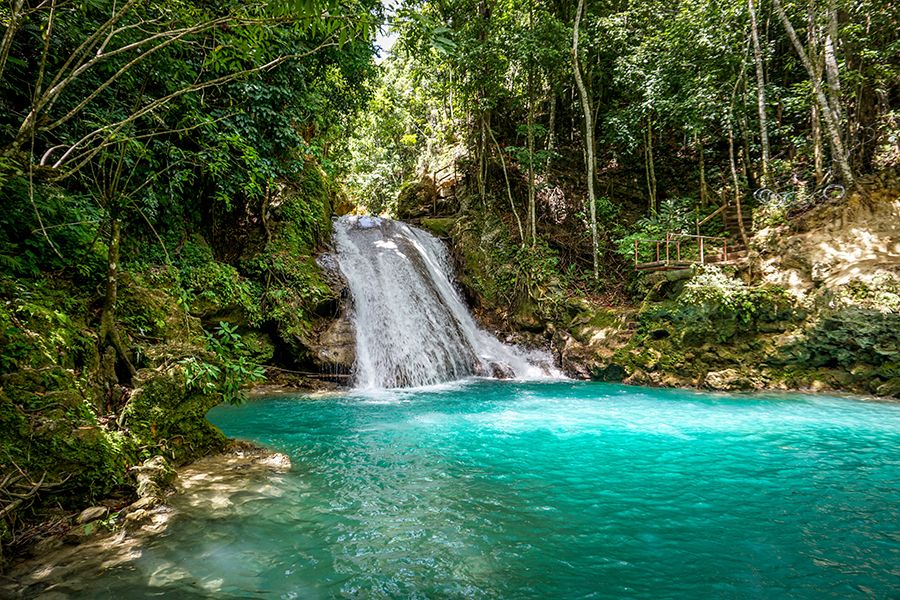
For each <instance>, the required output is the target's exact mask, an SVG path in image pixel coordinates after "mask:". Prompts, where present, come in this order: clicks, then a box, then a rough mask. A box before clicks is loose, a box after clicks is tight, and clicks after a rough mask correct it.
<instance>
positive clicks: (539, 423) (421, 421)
mask: <svg viewBox="0 0 900 600" xmlns="http://www.w3.org/2000/svg"><path fill="white" fill-rule="evenodd" d="M209 418H210V420H211V421H212V422H214V423H215V424H217V425H218V426H220V427H221V428H222V429H223V431H225V433H226V434H228V435H231V436H236V437H241V438H246V439H250V440H255V441H257V442H261V443H263V444H266V445H269V446H271V447H273V448H275V449H277V450H280V451H283V452H285V453H287V454H288V455H289V456H290V457H291V460H292V461H293V468H292V469H291V470H290V471H289V472H288V473H285V474H278V475H273V476H271V477H270V478H269V479H268V480H266V481H265V482H262V483H264V485H259V484H260V482H256V484H255V485H254V486H248V491H247V493H246V496H245V497H241V496H240V495H238V496H232V497H231V498H229V499H228V500H227V502H224V503H223V506H219V507H216V508H215V509H214V510H213V509H209V508H208V507H207V508H202V507H201V508H202V509H200V510H198V509H197V507H193V510H191V507H190V506H187V505H186V500H185V499H181V500H179V502H181V503H182V504H183V506H181V507H179V506H177V505H176V507H175V509H176V512H175V514H176V515H177V516H176V517H175V520H174V521H173V522H172V523H171V525H170V527H169V528H168V530H167V531H166V533H165V534H163V535H161V536H159V537H156V538H154V539H153V540H152V541H151V542H149V543H148V544H147V545H146V546H145V547H144V548H143V549H142V551H141V552H140V553H138V554H139V556H137V558H135V559H134V560H132V561H131V562H130V563H128V564H127V565H125V566H119V567H116V568H113V569H111V570H108V571H106V572H105V573H104V574H103V575H101V576H98V577H96V578H93V579H91V582H90V584H89V585H88V587H87V588H85V589H82V591H81V592H80V594H81V595H83V596H85V597H87V596H91V597H97V596H104V595H105V596H115V597H129V598H133V597H150V596H162V595H165V596H166V597H175V598H177V597H207V596H208V597H216V598H331V597H350V598H625V597H627V598H711V597H716V598H828V597H831V598H847V597H867V596H868V597H878V598H888V597H898V596H900V405H896V404H888V403H877V402H862V401H858V400H853V399H843V398H833V397H825V396H802V395H777V396H776V395H752V396H750V395H740V396H728V395H714V394H705V393H698V392H689V391H683V390H656V389H644V388H633V387H627V386H615V385H605V384H590V383H573V382H555V383H527V384H526V383H509V382H488V381H479V382H470V383H467V384H461V385H457V386H447V387H444V388H441V389H432V390H408V391H400V392H380V393H377V394H376V393H373V394H366V395H355V394H347V395H336V396H323V397H318V398H303V397H287V396H282V397H277V398H269V399H262V400H257V401H253V402H250V403H248V404H245V405H243V406H240V407H228V406H223V407H219V408H216V409H214V410H213V411H212V412H211V413H210V415H209ZM85 577H86V578H91V576H90V574H88V573H85Z"/></svg>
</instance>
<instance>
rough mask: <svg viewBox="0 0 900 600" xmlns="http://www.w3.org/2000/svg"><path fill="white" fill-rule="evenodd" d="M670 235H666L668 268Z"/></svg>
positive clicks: (667, 263) (667, 262)
mask: <svg viewBox="0 0 900 600" xmlns="http://www.w3.org/2000/svg"><path fill="white" fill-rule="evenodd" d="M669 235H670V234H668V233H666V266H667V267H668V266H669Z"/></svg>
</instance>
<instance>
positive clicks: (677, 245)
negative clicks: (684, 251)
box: [675, 238, 681, 262]
mask: <svg viewBox="0 0 900 600" xmlns="http://www.w3.org/2000/svg"><path fill="white" fill-rule="evenodd" d="M675 255H676V256H677V257H678V258H677V260H678V262H681V238H678V241H677V242H676V243H675Z"/></svg>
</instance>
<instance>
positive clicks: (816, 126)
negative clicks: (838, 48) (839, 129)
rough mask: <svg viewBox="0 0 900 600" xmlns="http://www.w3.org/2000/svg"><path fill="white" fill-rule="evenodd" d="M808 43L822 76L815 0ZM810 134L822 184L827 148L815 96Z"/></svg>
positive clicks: (819, 76) (811, 110)
mask: <svg viewBox="0 0 900 600" xmlns="http://www.w3.org/2000/svg"><path fill="white" fill-rule="evenodd" d="M806 43H807V46H808V47H809V52H810V54H811V55H812V56H813V58H815V59H816V77H817V78H818V79H821V78H822V69H823V68H824V65H823V64H822V61H820V60H819V51H818V45H819V44H818V41H817V40H816V8H815V0H810V2H809V12H808V22H807V26H806ZM809 122H810V134H811V136H812V143H813V169H814V170H815V175H816V185H817V186H819V185H822V182H823V181H824V180H825V167H824V163H825V150H824V148H822V122H821V120H820V118H819V105H818V104H817V103H816V100H815V97H813V101H812V104H811V106H810V108H809Z"/></svg>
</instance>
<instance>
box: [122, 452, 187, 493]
mask: <svg viewBox="0 0 900 600" xmlns="http://www.w3.org/2000/svg"><path fill="white" fill-rule="evenodd" d="M132 471H135V472H136V474H137V476H136V478H137V493H138V496H140V497H141V498H161V497H162V496H164V495H165V494H166V492H167V491H168V490H169V489H170V488H172V483H173V482H174V481H175V476H176V474H175V469H173V468H172V467H171V466H170V465H169V463H168V462H167V461H166V459H165V458H163V457H162V456H154V457H153V458H151V459H149V460H146V461H144V463H143V464H141V465H139V466H137V467H132Z"/></svg>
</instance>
